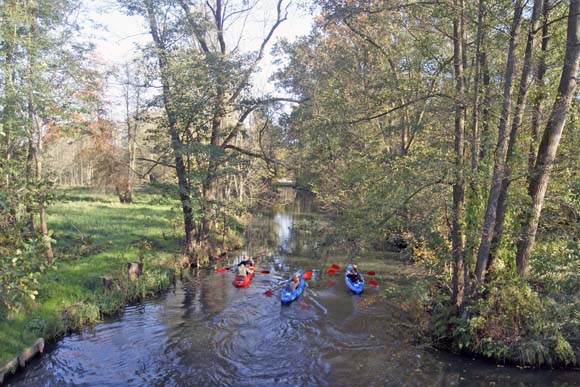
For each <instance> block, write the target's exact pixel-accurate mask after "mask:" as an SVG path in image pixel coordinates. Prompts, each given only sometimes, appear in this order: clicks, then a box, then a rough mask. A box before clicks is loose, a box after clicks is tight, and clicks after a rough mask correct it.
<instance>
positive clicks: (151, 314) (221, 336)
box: [7, 212, 580, 387]
mask: <svg viewBox="0 0 580 387" xmlns="http://www.w3.org/2000/svg"><path fill="white" fill-rule="evenodd" d="M298 221H302V222H304V221H306V222H313V221H314V220H313V218H312V216H311V215H305V214H304V213H303V212H271V213H268V214H264V215H263V216H261V217H258V218H257V221H256V222H254V223H253V224H252V225H251V227H249V228H248V232H247V238H246V251H247V252H248V253H249V254H257V252H258V251H257V248H258V247H262V246H264V245H275V246H277V247H278V248H277V250H278V251H276V252H274V251H272V253H271V255H269V256H268V257H264V258H260V259H259V260H258V265H259V267H260V268H261V269H263V270H268V271H269V272H270V273H269V274H257V275H256V276H255V278H254V280H253V282H252V284H251V286H250V287H249V288H246V289H237V288H234V287H233V286H232V283H231V281H232V274H231V273H218V272H214V271H209V270H202V271H193V272H191V273H188V274H186V275H184V276H183V277H182V278H181V279H180V280H178V281H177V283H176V285H175V286H174V287H173V288H172V289H171V290H170V291H169V292H167V293H166V294H164V295H162V296H160V297H157V298H154V299H151V300H147V301H145V302H143V303H141V304H138V305H133V306H127V308H126V309H125V311H124V312H123V313H122V314H121V315H119V316H116V317H113V318H109V319H107V320H106V321H104V322H102V323H100V324H97V325H95V326H93V327H90V328H86V329H84V330H83V331H82V332H80V333H74V334H69V335H67V336H66V337H64V338H62V339H61V340H59V341H58V342H56V343H52V344H50V345H48V346H47V350H46V351H45V353H44V354H43V355H42V356H40V357H39V358H37V359H35V360H33V361H31V362H30V363H29V364H28V365H27V367H26V369H25V370H23V371H21V372H19V373H17V374H16V375H14V377H12V378H11V379H10V380H9V381H8V383H7V385H10V386H253V387H257V386H277V385H281V386H580V373H578V372H574V371H566V372H564V371H550V370H531V369H518V368H515V367H500V366H496V365H495V364H494V363H492V362H488V361H485V360H480V359H471V358H466V357H462V356H456V355H452V354H449V353H445V352H440V351H437V350H435V349H433V348H431V347H430V346H428V345H425V344H417V343H415V340H414V336H413V334H412V332H413V329H412V327H410V326H409V324H411V321H410V320H409V319H408V316H406V314H405V312H404V308H402V307H401V306H400V305H398V304H397V303H396V302H393V301H392V300H390V299H388V298H385V297H384V296H383V295H384V292H385V289H397V288H400V287H401V286H403V285H402V284H403V283H405V281H406V280H407V277H408V274H409V272H410V267H409V265H408V264H406V263H405V262H404V261H403V260H402V259H400V257H398V256H397V255H393V254H391V255H388V254H379V255H375V256H373V257H364V258H361V259H358V263H359V267H361V268H362V269H363V270H365V271H369V270H372V271H375V272H376V273H377V274H376V276H375V277H373V278H374V279H376V281H377V282H378V283H379V286H378V287H376V286H374V287H373V286H368V285H367V288H366V289H365V292H364V293H363V294H362V296H355V295H353V294H350V293H349V292H348V291H347V289H346V286H345V284H344V281H343V276H342V274H341V271H338V272H337V273H336V274H327V273H326V269H327V268H328V267H329V266H330V265H331V264H332V263H336V264H338V265H340V266H341V267H344V266H345V264H347V263H348V258H347V257H348V256H350V255H351V254H352V252H350V251H343V252H341V251H336V250H333V251H331V253H329V252H328V251H325V250H324V248H319V246H318V245H317V243H318V242H313V240H314V239H316V238H299V237H297V233H295V232H292V230H293V225H296V224H297V222H298ZM307 251H310V252H312V251H314V252H315V254H314V255H315V256H319V258H316V259H312V258H310V257H307V256H312V254H307V253H306V252H307ZM385 256H387V258H386V259H385ZM233 259H234V258H233V257H232V258H230V260H232V261H233ZM296 268H302V269H305V270H313V272H314V275H313V277H312V279H311V280H309V282H308V284H309V286H308V288H307V289H306V290H305V293H304V294H303V295H302V296H301V297H300V298H299V299H298V300H296V301H295V302H293V303H292V304H290V305H289V306H281V304H280V299H279V292H274V296H271V297H268V296H266V295H265V294H264V292H265V291H266V290H268V289H273V288H275V286H276V285H277V284H278V283H280V282H281V281H282V280H283V279H285V278H287V277H288V275H289V273H290V272H292V271H293V270H295V269H296Z"/></svg>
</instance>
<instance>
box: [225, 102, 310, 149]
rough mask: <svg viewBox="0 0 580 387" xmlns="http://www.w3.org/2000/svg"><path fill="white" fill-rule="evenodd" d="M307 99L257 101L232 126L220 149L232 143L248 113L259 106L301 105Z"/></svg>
mask: <svg viewBox="0 0 580 387" xmlns="http://www.w3.org/2000/svg"><path fill="white" fill-rule="evenodd" d="M307 100H308V99H303V100H297V99H294V98H282V97H280V98H268V99H264V100H261V101H257V102H256V103H255V104H253V105H252V106H250V107H249V108H247V109H246V110H245V111H244V112H243V113H242V114H241V115H240V118H238V121H237V122H236V124H235V125H234V127H233V129H232V131H231V132H230V134H229V135H228V136H227V137H226V139H225V140H224V142H223V143H222V145H221V147H222V148H224V149H225V147H226V146H227V145H228V144H229V142H230V141H232V140H233V139H234V138H235V137H236V135H237V134H238V132H239V131H240V129H241V128H242V126H243V125H244V121H245V120H246V118H248V116H249V115H250V113H252V112H253V111H254V110H256V109H258V108H259V107H261V106H265V105H269V104H273V103H276V102H294V103H302V102H305V101H307Z"/></svg>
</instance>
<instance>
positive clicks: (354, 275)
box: [346, 265, 363, 282]
mask: <svg viewBox="0 0 580 387" xmlns="http://www.w3.org/2000/svg"><path fill="white" fill-rule="evenodd" d="M346 276H347V277H348V279H350V280H351V281H352V282H362V281H363V279H362V276H361V275H360V273H359V271H358V268H357V267H356V265H352V266H351V268H350V270H349V271H348V272H347V273H346Z"/></svg>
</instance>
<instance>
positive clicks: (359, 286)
mask: <svg viewBox="0 0 580 387" xmlns="http://www.w3.org/2000/svg"><path fill="white" fill-rule="evenodd" d="M350 269H352V263H351V264H349V265H348V266H347V267H346V271H345V272H344V282H345V283H346V286H347V287H348V288H349V289H350V290H351V291H352V292H353V293H354V294H361V293H362V292H363V290H364V289H365V283H364V279H363V276H362V274H360V273H359V274H360V278H361V280H362V281H357V282H352V281H351V279H350V278H348V276H347V275H346V273H348V272H349V271H350Z"/></svg>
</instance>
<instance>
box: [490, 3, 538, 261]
mask: <svg viewBox="0 0 580 387" xmlns="http://www.w3.org/2000/svg"><path fill="white" fill-rule="evenodd" d="M542 1H543V0H534V6H533V10H532V17H531V19H530V29H529V31H528V38H527V41H526V49H525V54H524V64H523V66H522V76H521V78H520V84H519V87H518V99H517V102H516V106H515V109H514V117H513V121H512V127H511V131H510V138H509V144H508V149H507V155H506V163H505V173H504V177H503V180H502V183H501V188H500V193H499V198H498V202H497V214H496V220H495V227H494V231H493V239H492V241H491V250H490V254H489V258H488V262H487V268H490V267H491V265H492V262H493V260H494V257H495V255H496V254H497V250H498V248H499V243H500V241H501V237H502V234H503V226H504V221H505V215H506V211H507V198H508V189H509V186H510V183H511V166H510V163H511V161H512V158H513V154H514V148H515V146H516V140H517V136H518V130H519V129H520V126H521V124H522V120H523V117H524V110H525V107H526V97H527V95H528V87H529V85H530V75H531V73H532V63H533V61H532V59H533V50H534V40H535V36H536V28H537V24H538V19H539V17H540V10H541V8H542Z"/></svg>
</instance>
